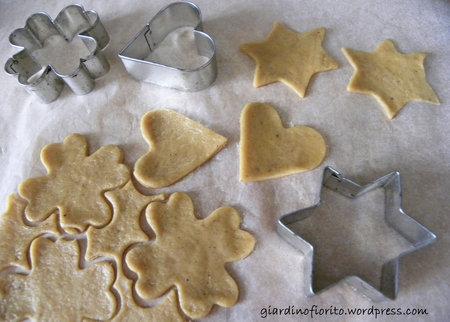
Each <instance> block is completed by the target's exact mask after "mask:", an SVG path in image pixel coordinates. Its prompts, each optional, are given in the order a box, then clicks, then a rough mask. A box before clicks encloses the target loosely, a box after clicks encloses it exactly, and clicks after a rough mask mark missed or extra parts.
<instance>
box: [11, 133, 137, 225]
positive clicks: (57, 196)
mask: <svg viewBox="0 0 450 322" xmlns="http://www.w3.org/2000/svg"><path fill="white" fill-rule="evenodd" d="M122 159H123V155H122V151H121V150H120V149H119V148H118V147H116V146H105V147H102V148H100V149H99V150H98V151H96V152H95V153H93V154H92V155H88V145H87V142H86V139H85V138H84V137H83V136H81V135H78V134H74V135H71V136H69V137H67V138H66V139H65V140H64V143H63V144H50V145H47V146H46V147H44V149H43V150H42V152H41V160H42V163H44V165H45V167H46V169H47V172H48V174H47V175H46V176H44V177H39V178H33V179H28V180H26V181H25V182H23V183H22V184H21V185H20V187H19V193H20V195H21V196H22V197H23V198H25V199H26V200H28V202H29V204H28V206H27V207H26V209H25V215H26V217H27V218H28V220H30V221H32V222H36V221H42V220H45V219H46V218H47V217H48V216H49V215H50V214H51V213H52V212H54V211H55V210H56V209H58V210H59V215H60V216H59V218H60V223H61V226H62V227H63V228H64V229H65V230H66V231H67V232H69V233H76V232H80V231H84V230H86V228H87V227H88V226H89V225H92V226H94V227H101V226H104V225H106V224H107V223H108V222H109V221H110V220H111V209H110V208H109V206H108V205H107V203H106V202H105V200H104V197H103V192H105V191H107V190H112V189H114V188H117V187H119V186H122V185H123V184H125V183H126V182H127V181H128V180H129V177H130V174H129V170H128V168H127V167H126V166H125V165H124V164H121V162H122Z"/></svg>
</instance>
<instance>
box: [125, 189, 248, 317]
mask: <svg viewBox="0 0 450 322" xmlns="http://www.w3.org/2000/svg"><path fill="white" fill-rule="evenodd" d="M146 217H147V220H148V222H149V223H150V225H151V227H152V228H153V230H154V231H155V234H156V240H155V241H153V242H147V243H140V244H138V245H136V246H134V247H133V248H131V249H130V251H129V252H128V253H127V255H126V257H125V261H126V264H127V265H128V267H129V268H130V269H131V270H132V271H133V272H135V273H136V274H137V281H136V284H135V288H136V292H137V294H138V295H139V296H141V297H142V298H143V299H154V298H158V297H159V296H161V295H162V294H164V293H165V292H166V291H167V290H169V289H170V288H171V287H172V286H174V285H175V286H176V287H177V290H178V294H179V297H180V304H181V309H182V310H183V312H184V313H186V314H187V315H188V316H189V317H190V318H193V319H198V318H201V317H204V316H206V315H207V314H208V312H209V311H210V310H211V307H212V306H213V305H214V304H218V305H220V306H224V307H230V306H232V305H234V304H235V303H236V301H237V299H238V293H239V290H238V287H237V285H236V282H235V281H234V279H233V278H232V277H231V276H230V275H229V274H228V272H227V271H226V269H225V263H229V262H233V261H237V260H240V259H243V258H245V257H246V256H248V255H249V254H250V253H251V252H252V250H253V248H254V245H255V239H254V238H253V236H252V235H250V234H249V233H248V232H246V231H244V230H241V229H239V226H240V224H241V218H240V215H239V213H238V212H237V211H236V210H235V209H233V208H225V207H224V208H219V209H217V210H215V211H214V212H213V213H212V214H211V215H209V216H208V217H207V218H205V219H201V220H200V219H197V218H196V216H195V214H194V205H193V204H192V201H191V199H190V198H189V196H188V195H187V194H184V193H174V194H172V195H171V196H170V198H169V200H168V202H167V203H162V202H154V203H152V204H150V205H149V206H148V207H147V210H146Z"/></svg>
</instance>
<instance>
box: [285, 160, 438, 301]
mask: <svg viewBox="0 0 450 322" xmlns="http://www.w3.org/2000/svg"><path fill="white" fill-rule="evenodd" d="M324 188H327V189H331V190H332V191H335V192H337V193H338V194H340V195H343V196H345V197H347V198H351V199H354V198H358V197H360V196H362V195H363V194H366V193H368V192H369V191H372V190H374V189H377V188H381V189H384V193H385V202H384V204H385V208H384V209H385V210H384V212H385V216H384V220H385V222H386V224H387V225H389V226H390V227H392V228H393V229H394V230H395V231H396V232H398V233H399V234H400V235H401V236H402V237H404V238H405V239H406V240H407V241H409V242H410V243H411V246H410V247H409V248H408V249H407V250H405V251H403V252H402V253H400V254H399V255H398V256H397V257H395V258H393V259H391V260H389V261H387V262H386V263H384V264H383V267H382V271H381V280H380V284H379V287H377V288H375V287H374V286H372V285H371V284H369V283H367V282H366V281H364V280H362V279H361V278H360V277H358V276H347V277H346V278H344V280H343V281H345V282H346V283H347V284H348V285H350V286H351V287H352V288H353V289H355V290H357V291H358V292H360V293H361V294H363V295H365V296H366V297H368V298H370V299H371V300H372V301H374V302H381V301H383V300H385V299H386V298H390V299H395V298H396V297H397V293H398V290H399V271H400V268H399V265H400V260H401V259H402V258H403V257H404V256H406V255H408V254H410V253H412V252H415V251H417V250H419V249H421V248H423V247H425V246H428V245H430V244H432V243H433V242H434V241H435V240H436V235H435V234H433V233H432V232H431V231H430V230H428V229H427V228H426V227H424V226H423V225H421V224H420V223H418V222H417V221H416V220H414V219H413V218H411V217H410V216H408V215H407V214H406V213H405V212H404V210H403V209H402V189H401V182H400V173H399V172H391V173H389V174H387V175H385V176H383V177H381V178H378V179H377V180H375V181H374V182H372V183H369V184H367V185H359V184H357V183H355V182H353V181H351V180H349V179H347V178H344V176H343V175H342V174H341V173H339V172H338V171H336V170H334V169H333V168H331V167H326V168H325V169H324V172H323V178H322V189H324ZM318 207H320V201H319V203H317V204H316V205H314V206H312V207H309V208H305V209H300V210H297V211H294V212H292V213H290V214H287V215H284V216H282V217H281V218H280V219H279V220H278V225H277V231H278V234H279V235H280V236H281V237H282V238H283V239H284V240H286V241H287V242H288V243H289V244H291V245H292V246H294V247H295V248H297V249H298V250H300V251H301V252H302V253H303V254H304V255H305V256H306V257H307V258H308V261H310V262H311V263H314V261H313V256H314V247H313V245H311V244H310V243H308V242H307V241H306V240H304V239H303V238H301V237H300V236H299V235H298V234H297V233H296V232H295V231H294V230H292V229H291V228H290V227H289V226H290V225H292V224H293V223H295V222H298V221H301V220H303V219H306V218H307V217H309V216H311V215H313V213H314V210H315V209H316V208H318ZM307 274H308V276H309V278H310V281H311V283H310V284H309V285H308V286H307V290H306V291H307V293H308V295H310V296H312V295H315V294H316V293H318V292H320V291H323V290H325V289H328V288H329V287H331V285H330V286H328V287H326V288H325V289H322V288H318V287H317V285H316V284H317V283H316V281H317V279H316V276H315V274H314V267H313V265H311V266H310V269H308V272H307Z"/></svg>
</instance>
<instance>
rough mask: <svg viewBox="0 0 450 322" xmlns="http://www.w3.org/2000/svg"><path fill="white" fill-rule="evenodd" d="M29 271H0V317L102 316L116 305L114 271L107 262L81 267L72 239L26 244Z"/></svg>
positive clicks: (56, 318)
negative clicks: (30, 268) (112, 288)
mask: <svg viewBox="0 0 450 322" xmlns="http://www.w3.org/2000/svg"><path fill="white" fill-rule="evenodd" d="M30 252H31V263H30V265H31V267H32V270H31V272H30V274H29V275H22V274H15V273H9V274H6V273H3V274H1V275H0V320H3V321H4V320H6V321H22V320H24V319H26V318H31V319H33V320H35V321H59V322H62V321H70V322H72V321H81V320H82V319H83V318H89V319H97V320H105V319H109V318H111V317H112V314H113V313H114V311H115V308H116V301H115V298H114V296H113V294H112V292H111V290H110V288H111V286H112V284H113V282H114V269H113V268H112V265H111V264H110V263H106V262H103V263H96V264H93V265H91V266H90V267H88V268H85V269H80V268H79V256H80V252H79V245H78V243H77V242H76V241H64V240H62V239H59V240H57V241H56V242H54V241H52V240H50V239H48V238H44V237H39V238H37V239H35V240H34V241H33V242H32V244H31V248H30Z"/></svg>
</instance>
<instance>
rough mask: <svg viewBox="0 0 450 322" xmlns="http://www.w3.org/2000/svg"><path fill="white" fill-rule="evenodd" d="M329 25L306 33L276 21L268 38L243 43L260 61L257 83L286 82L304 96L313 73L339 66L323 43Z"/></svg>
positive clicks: (250, 54)
mask: <svg viewBox="0 0 450 322" xmlns="http://www.w3.org/2000/svg"><path fill="white" fill-rule="evenodd" d="M324 37H325V28H318V29H314V30H312V31H308V32H305V33H298V32H295V31H293V30H290V29H288V28H286V27H285V26H283V25H282V24H280V23H275V24H274V27H273V29H272V32H271V33H270V35H269V37H268V38H267V40H265V41H263V42H259V43H249V44H244V45H242V46H241V51H242V52H244V53H245V54H247V55H249V56H250V57H251V58H253V59H254V60H255V62H256V72H255V78H254V80H253V85H254V86H255V87H260V86H264V85H268V84H271V83H274V82H278V81H279V82H282V83H284V84H286V85H288V86H289V87H291V88H292V89H293V90H294V91H295V92H296V93H297V94H298V95H300V97H304V96H305V93H306V90H307V88H308V84H309V81H310V79H311V77H312V76H313V75H314V74H316V73H319V72H324V71H328V70H332V69H337V68H338V67H339V65H338V63H337V62H336V61H335V60H333V59H332V58H331V57H330V56H328V54H327V53H326V52H325V50H324V49H323V47H322V42H323V39H324Z"/></svg>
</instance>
